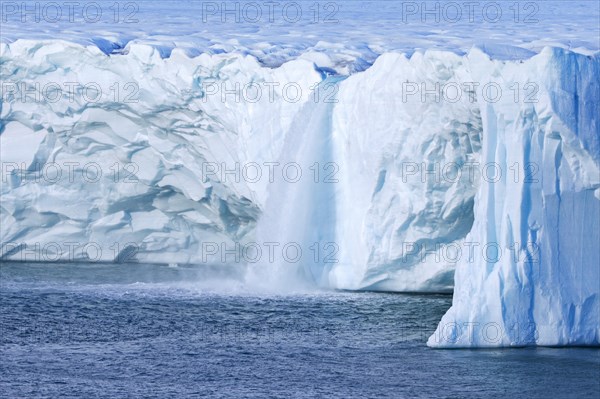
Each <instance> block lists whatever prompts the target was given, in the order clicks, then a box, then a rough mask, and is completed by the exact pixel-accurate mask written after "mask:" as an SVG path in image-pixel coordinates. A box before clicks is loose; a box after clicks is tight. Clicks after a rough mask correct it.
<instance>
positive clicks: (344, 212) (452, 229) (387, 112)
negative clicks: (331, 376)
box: [329, 51, 481, 291]
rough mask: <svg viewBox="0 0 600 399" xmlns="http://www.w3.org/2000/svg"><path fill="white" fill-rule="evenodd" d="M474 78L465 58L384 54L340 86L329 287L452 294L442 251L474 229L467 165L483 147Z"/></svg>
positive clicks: (471, 182) (447, 263) (471, 181)
mask: <svg viewBox="0 0 600 399" xmlns="http://www.w3.org/2000/svg"><path fill="white" fill-rule="evenodd" d="M470 80H472V79H471V77H470V75H469V71H468V68H467V66H466V60H465V59H464V58H463V57H461V56H458V55H456V54H452V53H449V52H441V51H427V52H426V53H425V54H420V53H416V54H414V55H413V56H412V57H411V58H410V59H409V58H407V57H406V56H405V55H402V54H392V53H390V54H384V55H382V56H381V57H379V58H378V60H377V62H375V64H374V65H373V66H372V67H371V68H370V69H368V70H367V71H365V72H363V73H359V74H356V75H353V76H351V77H349V78H348V79H346V80H345V81H344V82H343V83H342V84H341V87H340V93H339V96H338V99H339V102H338V103H337V104H336V106H335V109H334V115H333V118H334V119H333V133H332V135H333V139H334V143H335V146H334V151H335V159H336V162H337V163H338V164H339V177H340V179H339V180H340V181H339V183H338V184H336V190H337V193H338V195H337V199H338V203H337V207H336V215H337V216H336V219H337V225H336V238H337V240H338V243H339V248H340V252H339V262H338V263H337V264H336V265H335V266H334V268H333V269H332V271H331V273H330V275H329V282H330V284H331V285H332V286H334V287H338V288H344V289H373V290H390V291H451V289H452V284H453V282H452V274H453V270H454V264H453V261H452V259H449V258H448V257H441V256H440V253H441V252H442V251H443V248H444V246H445V245H456V244H457V243H459V242H461V240H462V239H464V237H465V236H466V234H467V233H468V232H469V230H470V228H471V224H472V222H473V197H474V195H475V187H476V184H477V180H476V179H473V178H470V174H469V173H466V165H467V164H469V163H473V162H476V161H477V160H478V156H479V155H478V154H479V151H480V130H481V118H480V115H479V109H478V107H477V106H476V105H477V104H475V102H474V101H472V100H471V96H472V95H474V93H467V92H463V91H464V90H465V88H466V86H464V85H462V83H463V82H468V81H470ZM445 84H448V85H453V87H458V88H459V92H458V93H455V96H456V101H453V102H448V101H446V100H443V99H442V98H441V96H440V94H441V87H442V85H445ZM427 91H429V92H427ZM432 92H433V94H432ZM448 167H449V168H448Z"/></svg>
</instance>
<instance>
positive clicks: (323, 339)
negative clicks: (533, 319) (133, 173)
mask: <svg viewBox="0 0 600 399" xmlns="http://www.w3.org/2000/svg"><path fill="white" fill-rule="evenodd" d="M0 273H1V274H0V288H1V289H0V306H2V308H3V309H10V310H11V311H10V312H1V313H0V328H1V331H0V358H1V359H2V361H1V362H0V386H2V395H1V396H6V397H15V396H44V397H46V396H47V397H59V396H60V397H96V396H108V397H129V396H131V397H133V396H135V397H142V396H143V397H170V396H172V397H175V396H179V397H182V396H187V397H191V396H200V395H208V396H210V397H223V398H224V397H247V398H251V397H264V395H265V394H267V393H268V395H269V397H281V398H283V397H286V398H287V397H295V398H303V397H324V396H327V397H331V398H348V397H394V398H397V397H415V398H419V397H433V396H436V397H465V396H466V397H500V396H502V397H505V396H508V397H511V398H536V397H540V398H541V397H547V393H548V392H552V394H553V396H555V397H562V398H568V397H578V398H585V397H597V396H598V393H600V385H599V383H598V380H597V378H596V377H597V376H598V372H599V371H600V357H599V352H598V350H596V349H586V348H569V349H565V348H563V349H552V348H537V349H534V348H527V349H501V350H459V351H440V350H434V349H430V348H428V347H426V346H425V341H426V340H427V338H428V337H429V336H430V335H431V334H432V333H433V331H434V330H435V327H436V325H437V323H438V321H439V319H440V318H441V316H442V315H443V314H444V312H445V311H446V310H447V309H448V307H450V304H451V297H450V296H448V295H404V294H386V293H368V292H363V293H357V292H327V291H318V290H315V291H312V292H309V291H305V292H299V293H296V294H289V295H280V294H264V293H263V294H261V295H257V294H252V293H249V292H243V291H240V292H238V293H232V290H231V287H232V286H235V281H231V280H228V277H226V276H223V275H219V273H216V272H213V273H212V279H211V278H209V276H208V274H209V272H207V271H199V269H198V268H192V267H178V268H172V267H171V268H169V267H167V266H157V265H154V266H151V265H142V264H140V265H100V264H96V265H90V264H68V265H60V264H24V263H3V264H2V265H1V266H0ZM200 278H202V279H203V280H205V281H207V283H206V285H207V286H208V285H210V284H212V286H213V287H218V284H217V282H218V281H222V282H223V284H225V283H227V284H229V288H230V293H225V291H224V290H223V291H221V292H218V288H217V289H216V290H213V291H212V292H210V291H207V288H206V287H199V286H198V285H197V284H194V283H191V282H192V281H194V280H195V279H200ZM183 281H186V283H183ZM67 310H68V311H67ZM290 392H293V393H294V394H293V395H292V396H290ZM574 392H576V395H575V394H574ZM574 395H575V396H574Z"/></svg>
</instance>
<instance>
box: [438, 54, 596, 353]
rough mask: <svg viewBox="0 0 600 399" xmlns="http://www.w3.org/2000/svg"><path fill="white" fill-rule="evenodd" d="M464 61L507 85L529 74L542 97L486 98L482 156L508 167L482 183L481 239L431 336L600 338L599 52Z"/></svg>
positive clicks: (528, 341) (457, 342) (528, 340)
mask: <svg viewBox="0 0 600 399" xmlns="http://www.w3.org/2000/svg"><path fill="white" fill-rule="evenodd" d="M469 60H470V69H471V71H472V73H473V76H474V78H475V79H476V80H479V81H485V80H487V79H490V78H491V77H494V80H495V81H496V82H499V83H501V84H502V88H503V89H504V90H505V92H509V87H510V86H511V85H512V84H513V83H514V82H515V81H516V80H517V79H518V78H519V77H523V76H528V77H529V79H530V81H531V82H535V83H537V84H538V85H539V88H540V90H539V101H537V102H535V103H529V104H524V103H522V102H515V101H513V100H512V98H511V97H510V96H504V97H502V98H501V99H500V101H498V102H497V103H494V104H491V103H488V104H483V103H482V104H481V117H482V121H483V142H482V151H481V156H482V160H483V161H484V162H493V163H495V164H497V165H499V166H500V167H501V170H502V171H503V172H504V174H503V176H502V178H501V179H499V180H498V181H497V182H482V183H481V185H480V186H479V189H478V192H477V195H476V197H475V222H474V225H473V229H472V230H471V232H470V233H469V236H468V237H467V240H468V241H471V242H473V243H475V244H477V245H478V247H475V248H476V249H475V250H474V251H473V253H472V254H471V255H472V256H468V257H464V258H463V259H461V262H460V263H459V265H458V267H457V270H456V275H455V289H454V299H453V304H452V307H451V308H450V310H449V311H448V312H447V314H446V315H445V316H444V317H443V319H442V320H441V322H440V324H439V326H438V328H437V331H436V332H435V334H434V335H433V336H431V337H430V339H429V341H428V345H430V346H433V347H485V346H510V345H598V344H600V248H599V245H600V232H599V230H598V223H599V221H600V188H599V187H600V176H599V168H598V165H599V161H600V130H599V129H600V125H599V122H598V112H599V110H600V92H599V90H600V89H599V83H600V82H599V78H600V58H599V57H598V56H597V55H596V56H593V57H589V56H583V55H578V54H574V53H570V52H567V51H564V50H559V49H549V48H548V49H545V50H544V51H543V52H542V53H541V54H539V55H537V56H535V57H533V58H531V59H530V60H527V61H524V62H519V63H507V64H505V63H502V62H498V61H490V60H489V59H488V58H487V57H486V56H485V55H483V54H481V53H472V54H471V55H470V56H469ZM486 244H487V245H490V244H493V245H494V246H495V249H493V250H492V251H488V252H487V253H486V251H483V250H482V248H483V246H484V245H486Z"/></svg>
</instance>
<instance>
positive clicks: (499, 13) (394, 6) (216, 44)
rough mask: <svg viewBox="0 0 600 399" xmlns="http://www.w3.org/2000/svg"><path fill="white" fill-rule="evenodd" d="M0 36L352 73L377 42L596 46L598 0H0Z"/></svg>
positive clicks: (405, 48) (459, 49) (525, 50)
mask: <svg viewBox="0 0 600 399" xmlns="http://www.w3.org/2000/svg"><path fill="white" fill-rule="evenodd" d="M0 12H1V22H2V23H1V24H0V25H1V26H0V42H2V43H11V42H14V41H16V40H19V39H30V40H55V39H60V40H68V41H72V42H75V43H79V44H85V45H90V44H93V45H96V46H98V47H99V48H100V49H101V50H102V51H104V52H105V53H107V54H110V53H122V52H126V51H127V50H128V45H129V44H131V43H141V44H150V45H152V46H154V47H155V48H157V49H158V50H159V51H160V54H161V56H162V57H168V56H169V55H170V53H171V51H172V50H173V49H174V48H181V49H183V50H184V51H185V52H186V53H187V54H188V55H190V56H195V55H198V54H200V53H209V54H217V53H229V52H237V53H242V54H250V55H253V56H255V57H256V58H257V59H258V60H259V61H260V62H261V63H263V64H264V65H267V66H278V65H281V64H282V63H284V62H285V61H288V60H290V59H294V58H304V59H308V60H310V61H312V62H314V63H315V64H316V65H318V66H319V67H322V68H325V69H326V68H331V69H333V70H335V71H337V72H341V73H352V72H354V71H360V70H364V69H366V68H367V67H368V66H370V65H371V64H372V63H373V61H374V60H375V59H376V58H377V57H378V56H379V55H380V54H383V53H385V52H390V51H396V52H403V53H407V54H409V55H410V54H412V53H414V52H415V51H424V50H426V49H432V48H434V49H435V48H437V49H444V50H449V51H453V52H456V53H458V54H464V53H466V52H467V51H468V50H469V49H470V48H472V47H473V46H477V47H479V48H481V49H483V50H484V51H485V52H486V53H488V54H489V55H491V56H492V57H494V58H497V59H525V58H529V57H530V56H531V55H532V54H534V53H537V52H539V51H540V50H541V49H542V48H543V47H545V46H554V47H562V48H567V49H570V50H572V51H576V52H580V53H584V54H590V53H594V52H597V51H598V50H599V49H600V39H599V31H600V2H598V1H596V0H578V1H554V0H551V1H541V0H538V1H527V0H524V1H513V0H497V1H487V0H479V1H451V0H442V1H431V0H428V1H403V0H372V1H369V0H366V1H357V0H344V1H327V0H323V1H316V0H298V1H287V0H285V1H269V0H259V1H248V0H244V1H230V0H229V1H226V2H224V1H201V0H185V1H158V0H144V1H127V0H124V1H120V2H119V1H117V2H115V1H114V0H96V1H79V2H69V1H64V2H63V1H61V0H57V1H44V0H42V1H31V0H29V1H24V2H23V1H3V2H1V9H0Z"/></svg>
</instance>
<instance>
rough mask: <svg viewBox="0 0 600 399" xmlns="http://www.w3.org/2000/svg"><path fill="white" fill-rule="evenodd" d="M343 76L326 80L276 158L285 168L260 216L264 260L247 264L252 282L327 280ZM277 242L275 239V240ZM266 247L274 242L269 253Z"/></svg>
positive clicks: (259, 238)
mask: <svg viewBox="0 0 600 399" xmlns="http://www.w3.org/2000/svg"><path fill="white" fill-rule="evenodd" d="M340 80H341V78H340V77H328V78H326V79H325V80H323V81H322V82H321V83H320V84H319V86H318V87H317V88H316V89H315V91H314V92H313V93H312V95H311V99H310V100H309V101H308V102H307V103H306V104H305V105H304V106H303V108H302V109H301V110H300V112H299V113H298V115H297V116H296V118H295V119H294V121H293V123H292V125H291V127H290V130H289V131H288V133H287V135H286V139H285V142H284V145H283V149H282V152H281V156H280V158H279V160H278V162H279V165H278V166H279V169H280V170H281V171H282V172H281V173H277V174H275V178H274V180H273V182H272V183H270V184H269V187H268V197H267V201H266V206H265V209H264V213H263V215H262V216H261V219H260V220H259V222H258V225H257V230H256V237H257V240H256V241H257V243H259V244H260V245H261V246H262V251H263V254H262V256H261V257H260V261H258V262H256V263H255V264H254V265H251V267H250V268H249V273H248V279H247V280H249V281H250V282H251V283H252V282H254V283H258V284H260V285H274V286H277V287H286V286H289V287H297V286H298V284H299V283H304V285H307V284H309V285H310V284H316V285H318V286H327V285H328V278H327V275H328V271H329V269H330V268H331V266H332V265H333V264H334V263H333V262H335V261H336V256H337V251H338V244H337V243H336V237H335V230H336V229H335V227H336V191H335V189H336V187H335V186H336V184H335V183H336V182H337V181H338V180H337V179H338V173H339V167H338V166H337V164H336V162H335V159H334V155H333V154H334V153H333V143H332V136H331V130H332V129H331V127H332V111H333V108H334V106H335V103H336V102H337V100H336V97H335V94H336V93H337V89H338V82H339V81H340ZM273 243H275V244H273ZM267 247H271V248H274V251H273V253H274V257H271V258H270V257H269V256H268V255H269V254H267Z"/></svg>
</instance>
